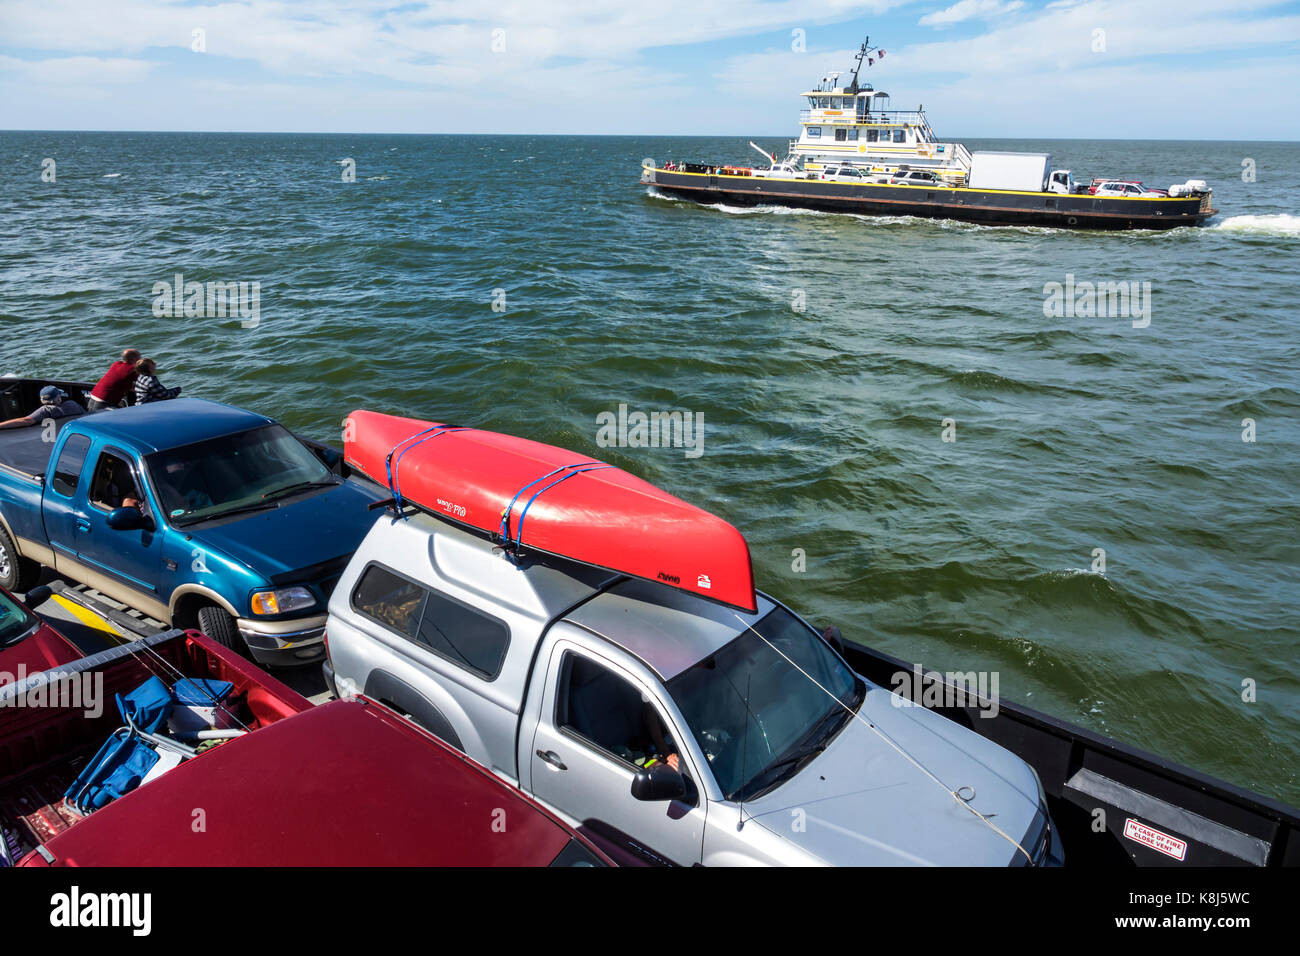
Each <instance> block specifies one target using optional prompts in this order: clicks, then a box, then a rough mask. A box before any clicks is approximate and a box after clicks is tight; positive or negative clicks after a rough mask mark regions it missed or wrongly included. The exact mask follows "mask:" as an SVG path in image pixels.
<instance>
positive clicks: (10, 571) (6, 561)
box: [0, 528, 41, 594]
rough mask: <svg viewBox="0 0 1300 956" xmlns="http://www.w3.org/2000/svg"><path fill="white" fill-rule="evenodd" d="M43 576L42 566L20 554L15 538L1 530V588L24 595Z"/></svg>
mask: <svg viewBox="0 0 1300 956" xmlns="http://www.w3.org/2000/svg"><path fill="white" fill-rule="evenodd" d="M40 576H41V566H40V565H39V564H37V563H36V562H35V561H32V560H29V559H28V558H24V557H23V556H22V555H21V554H19V553H18V548H17V546H16V545H15V544H14V540H13V538H11V537H9V533H8V532H7V531H5V529H4V528H0V587H3V588H4V589H5V590H6V591H16V592H18V593H20V594H21V593H24V592H26V591H27V589H28V588H30V587H31V586H32V585H34V584H35V583H36V579H37V578H39V577H40Z"/></svg>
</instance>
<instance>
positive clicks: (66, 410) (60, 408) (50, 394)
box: [0, 385, 86, 428]
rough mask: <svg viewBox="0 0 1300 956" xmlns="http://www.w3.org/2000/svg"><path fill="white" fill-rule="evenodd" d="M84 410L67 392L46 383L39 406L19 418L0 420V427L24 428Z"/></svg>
mask: <svg viewBox="0 0 1300 956" xmlns="http://www.w3.org/2000/svg"><path fill="white" fill-rule="evenodd" d="M84 414H86V410H85V409H84V408H82V407H81V404H80V403H78V402H74V401H73V400H72V399H70V398H68V393H67V392H65V391H64V390H63V389H61V388H59V387H58V386H57V385H46V386H45V387H44V388H43V389H41V407H40V408H38V409H36V411H34V412H32V413H31V414H28V415H24V416H23V417H21V418H11V419H9V420H8V421H7V422H0V428H25V427H27V426H28V425H39V424H40V423H41V422H43V421H45V419H47V418H69V417H71V416H73V415H84Z"/></svg>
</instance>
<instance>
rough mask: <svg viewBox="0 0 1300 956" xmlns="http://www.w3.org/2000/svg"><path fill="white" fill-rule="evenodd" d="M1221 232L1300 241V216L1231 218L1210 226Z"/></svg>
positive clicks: (1278, 215) (1277, 215)
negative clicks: (1281, 237)
mask: <svg viewBox="0 0 1300 956" xmlns="http://www.w3.org/2000/svg"><path fill="white" fill-rule="evenodd" d="M1210 228H1211V229H1214V230H1218V231H1219V232H1244V233H1249V234H1251V235H1256V236H1283V237H1285V238H1288V239H1300V216H1292V215H1289V214H1288V213H1277V214H1275V215H1271V216H1229V217H1228V218H1227V219H1225V220H1223V221H1222V222H1216V223H1215V224H1214V225H1212V226H1210Z"/></svg>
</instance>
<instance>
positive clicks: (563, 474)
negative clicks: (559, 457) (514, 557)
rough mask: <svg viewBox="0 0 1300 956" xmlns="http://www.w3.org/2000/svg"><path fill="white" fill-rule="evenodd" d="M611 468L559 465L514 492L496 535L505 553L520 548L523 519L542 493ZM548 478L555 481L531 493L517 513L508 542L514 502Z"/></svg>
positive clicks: (594, 463) (583, 463)
mask: <svg viewBox="0 0 1300 956" xmlns="http://www.w3.org/2000/svg"><path fill="white" fill-rule="evenodd" d="M612 467H614V466H613V465H607V464H605V463H604V462H603V461H579V462H574V463H573V464H572V465H561V466H560V467H559V468H556V469H554V470H553V471H549V472H547V473H546V474H544V475H542V477H540V478H535V479H534V480H532V481H530V482H529V483H528V484H526V485H524V486H523V487H522V488H520V489H519V490H518V491H516V492H515V496H514V497H513V498H511V499H510V504H508V505H506V509H505V511H503V512H501V528H500V530H499V531H498V533H497V537H499V538H500V539H501V542H502V544H503V545H504V546H505V549H506V551H518V550H519V549H520V547H522V546H523V541H524V518H525V517H526V516H527V515H528V509H529V508H531V507H532V506H533V502H534V501H536V500H537V499H538V498H539V497H541V495H542V494H543V493H544V492H547V491H549V490H550V489H552V488H554V487H555V486H556V485H558V484H559V483H560V482H562V481H567V480H568V479H570V478H572V477H573V476H574V475H581V474H585V473H586V472H589V471H599V470H600V469H602V468H612ZM557 476H558V477H557ZM550 478H554V479H555V480H554V481H551V482H550V484H547V485H543V486H542V487H541V488H538V489H537V491H535V492H533V496H532V497H531V498H529V499H528V501H527V502H525V503H524V507H523V510H522V511H520V512H519V521H518V522H517V523H516V525H515V538H514V540H513V541H511V540H510V515H511V513H512V512H513V511H514V510H515V504H516V502H518V501H519V499H520V498H522V497H523V496H524V495H525V494H526V493H527V492H528V491H529V489H531V488H536V487H537V486H538V485H541V484H542V482H544V481H546V480H547V479H550Z"/></svg>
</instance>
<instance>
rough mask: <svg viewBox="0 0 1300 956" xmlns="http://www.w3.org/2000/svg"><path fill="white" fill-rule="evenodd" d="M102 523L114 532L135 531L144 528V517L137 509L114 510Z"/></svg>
mask: <svg viewBox="0 0 1300 956" xmlns="http://www.w3.org/2000/svg"><path fill="white" fill-rule="evenodd" d="M104 523H105V524H107V525H108V526H109V527H110V528H112V529H113V530H114V531H135V530H136V529H138V528H142V527H144V515H142V514H141V513H140V509H139V508H114V509H113V510H112V511H110V512H109V513H108V517H107V518H105V519H104Z"/></svg>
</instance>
